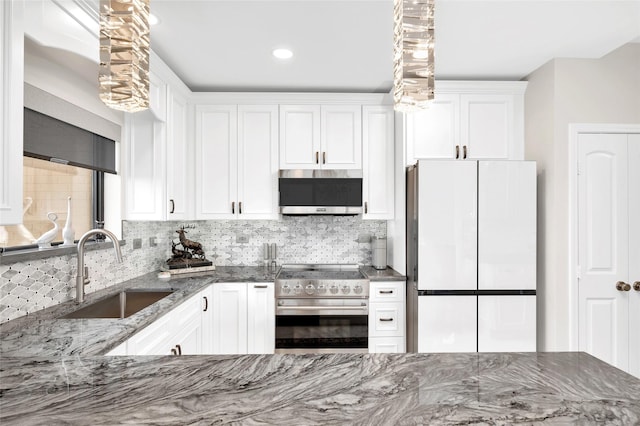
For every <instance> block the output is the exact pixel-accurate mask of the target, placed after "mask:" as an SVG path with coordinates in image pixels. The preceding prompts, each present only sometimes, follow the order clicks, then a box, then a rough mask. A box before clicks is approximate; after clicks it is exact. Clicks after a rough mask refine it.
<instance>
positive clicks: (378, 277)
mask: <svg viewBox="0 0 640 426" xmlns="http://www.w3.org/2000/svg"><path fill="white" fill-rule="evenodd" d="M360 270H361V271H362V273H363V274H364V275H365V277H367V278H368V279H369V281H405V280H406V279H407V277H406V276H404V275H402V274H401V273H399V272H398V271H396V270H395V269H392V268H390V267H388V266H387V269H376V268H374V267H373V266H370V265H368V266H363V267H362V268H360Z"/></svg>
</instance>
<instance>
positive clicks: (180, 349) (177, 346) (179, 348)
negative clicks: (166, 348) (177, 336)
mask: <svg viewBox="0 0 640 426" xmlns="http://www.w3.org/2000/svg"><path fill="white" fill-rule="evenodd" d="M176 349H178V355H182V348H181V347H180V345H176Z"/></svg>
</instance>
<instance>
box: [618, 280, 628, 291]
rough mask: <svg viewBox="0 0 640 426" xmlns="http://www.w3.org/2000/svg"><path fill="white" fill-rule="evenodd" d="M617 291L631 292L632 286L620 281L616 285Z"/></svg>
mask: <svg viewBox="0 0 640 426" xmlns="http://www.w3.org/2000/svg"><path fill="white" fill-rule="evenodd" d="M616 290H618V291H629V290H631V286H630V285H629V284H627V283H625V282H624V281H618V282H617V283H616Z"/></svg>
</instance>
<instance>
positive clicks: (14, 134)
mask: <svg viewBox="0 0 640 426" xmlns="http://www.w3.org/2000/svg"><path fill="white" fill-rule="evenodd" d="M0 22H1V23H2V30H0V69H1V70H2V76H3V78H1V79H0V95H1V96H0V99H2V101H1V103H0V129H2V135H1V136H0V224H2V225H11V224H17V223H22V146H23V144H22V138H23V136H22V134H23V128H22V126H23V119H22V117H23V105H24V102H23V87H24V84H23V79H24V27H23V25H24V21H23V2H22V1H21V0H20V1H18V0H7V1H3V2H0Z"/></svg>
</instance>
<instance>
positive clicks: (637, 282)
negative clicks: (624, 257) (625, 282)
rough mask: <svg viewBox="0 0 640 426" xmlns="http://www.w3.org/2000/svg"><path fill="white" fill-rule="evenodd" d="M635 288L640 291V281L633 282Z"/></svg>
mask: <svg viewBox="0 0 640 426" xmlns="http://www.w3.org/2000/svg"><path fill="white" fill-rule="evenodd" d="M633 289H634V290H635V291H640V281H636V282H635V283H633Z"/></svg>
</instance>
